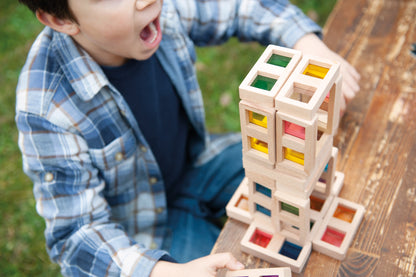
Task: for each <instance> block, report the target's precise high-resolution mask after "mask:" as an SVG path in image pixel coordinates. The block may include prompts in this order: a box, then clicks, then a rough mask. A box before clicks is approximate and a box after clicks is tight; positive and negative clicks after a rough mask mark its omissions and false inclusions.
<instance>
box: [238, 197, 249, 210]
mask: <svg viewBox="0 0 416 277" xmlns="http://www.w3.org/2000/svg"><path fill="white" fill-rule="evenodd" d="M235 206H236V207H237V208H240V209H242V210H245V211H249V208H248V198H247V197H245V196H243V195H242V196H241V197H240V199H238V201H237V204H236V205H235Z"/></svg>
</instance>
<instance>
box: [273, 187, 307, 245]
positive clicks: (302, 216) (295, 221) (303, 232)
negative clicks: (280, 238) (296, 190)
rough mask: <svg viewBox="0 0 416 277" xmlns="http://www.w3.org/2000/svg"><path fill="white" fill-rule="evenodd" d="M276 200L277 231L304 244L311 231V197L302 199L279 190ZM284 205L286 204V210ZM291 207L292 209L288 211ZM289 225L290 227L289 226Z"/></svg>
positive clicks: (274, 220)
mask: <svg viewBox="0 0 416 277" xmlns="http://www.w3.org/2000/svg"><path fill="white" fill-rule="evenodd" d="M275 201H276V204H275V206H276V209H277V212H276V213H275V215H276V217H274V218H273V222H275V224H276V225H275V226H276V231H277V232H278V233H280V234H282V235H284V236H285V237H288V238H290V239H292V241H294V242H295V243H297V244H301V245H303V244H304V243H305V242H306V240H307V237H308V234H309V232H310V199H309V198H306V199H302V198H299V197H294V196H292V195H290V194H287V193H285V192H282V191H277V192H276V193H275ZM282 206H285V207H286V210H285V209H284V208H282ZM290 209H292V211H288V210H290ZM296 213H297V215H296ZM288 226H289V228H290V229H288V228H287V227H288ZM294 226H295V227H296V228H295V227H294Z"/></svg>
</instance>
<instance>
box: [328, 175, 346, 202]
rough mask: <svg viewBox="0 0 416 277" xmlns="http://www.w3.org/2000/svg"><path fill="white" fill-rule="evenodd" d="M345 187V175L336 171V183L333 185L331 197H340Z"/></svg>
mask: <svg viewBox="0 0 416 277" xmlns="http://www.w3.org/2000/svg"><path fill="white" fill-rule="evenodd" d="M343 185H344V173H342V172H339V171H335V181H334V183H333V184H332V189H331V195H333V196H338V195H339V193H340V191H341V189H342V186H343Z"/></svg>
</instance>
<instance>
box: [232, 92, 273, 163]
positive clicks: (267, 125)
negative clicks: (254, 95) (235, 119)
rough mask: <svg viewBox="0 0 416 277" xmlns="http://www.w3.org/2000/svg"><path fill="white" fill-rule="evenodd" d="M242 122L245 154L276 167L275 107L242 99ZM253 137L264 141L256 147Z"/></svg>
mask: <svg viewBox="0 0 416 277" xmlns="http://www.w3.org/2000/svg"><path fill="white" fill-rule="evenodd" d="M239 107H240V124H241V136H242V144H243V155H245V156H247V157H251V158H252V159H254V160H257V161H258V162H260V163H262V164H264V165H265V166H267V167H269V168H274V165H275V162H276V140H275V136H276V132H275V128H276V126H275V125H276V124H275V121H276V119H275V117H276V115H275V111H274V109H273V108H267V107H260V106H256V105H254V104H252V103H250V102H247V101H244V100H241V101H240V105H239ZM253 139H256V140H258V141H259V142H263V143H264V144H265V145H266V146H265V148H263V147H262V145H259V146H257V147H256V144H253V143H254V142H253Z"/></svg>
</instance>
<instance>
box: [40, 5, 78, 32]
mask: <svg viewBox="0 0 416 277" xmlns="http://www.w3.org/2000/svg"><path fill="white" fill-rule="evenodd" d="M36 17H37V19H38V20H39V21H40V22H41V23H42V24H43V25H46V26H49V27H51V28H52V29H54V30H55V31H58V32H61V33H65V34H67V35H70V36H74V35H76V34H78V33H79V31H80V30H79V27H78V24H77V23H76V22H75V21H73V20H71V19H60V18H57V17H56V16H54V15H52V14H50V13H47V12H44V11H42V10H37V11H36Z"/></svg>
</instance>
